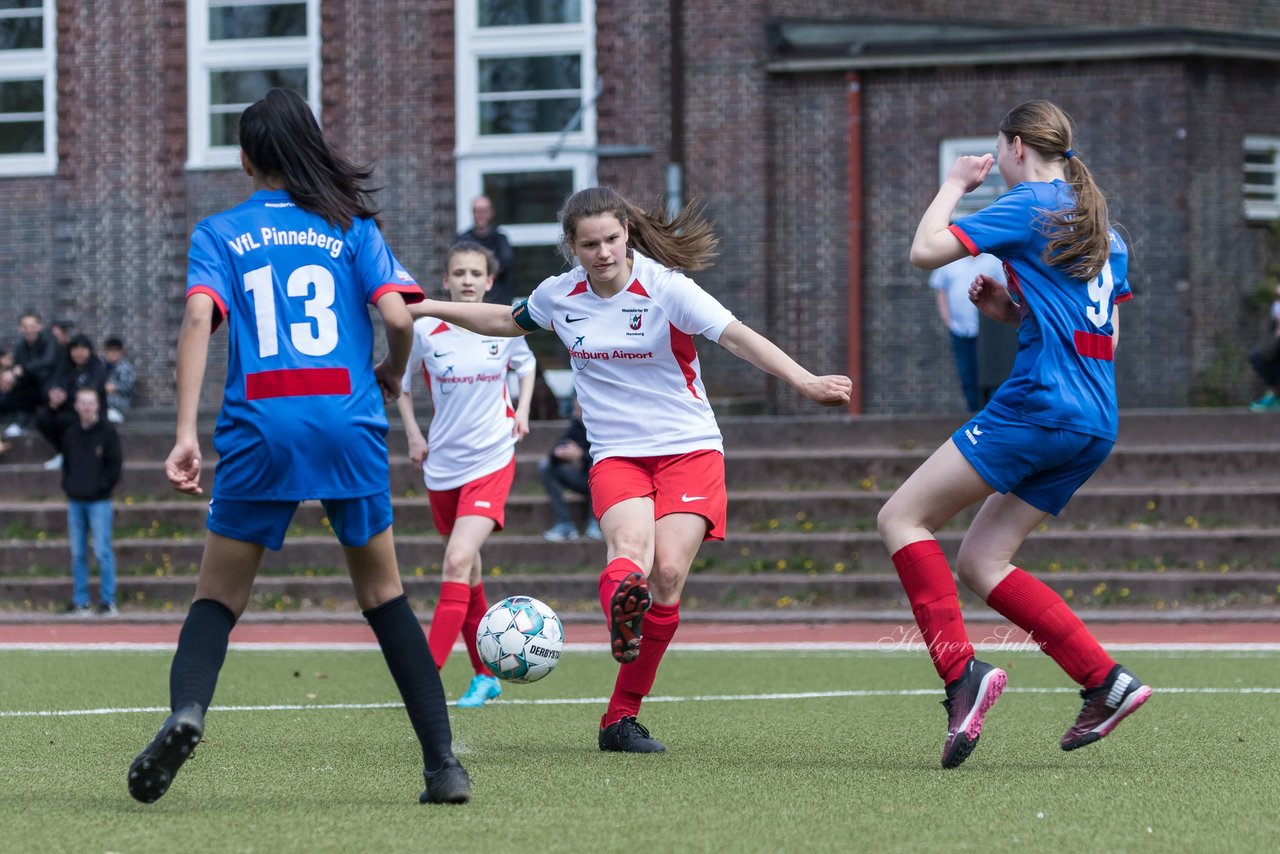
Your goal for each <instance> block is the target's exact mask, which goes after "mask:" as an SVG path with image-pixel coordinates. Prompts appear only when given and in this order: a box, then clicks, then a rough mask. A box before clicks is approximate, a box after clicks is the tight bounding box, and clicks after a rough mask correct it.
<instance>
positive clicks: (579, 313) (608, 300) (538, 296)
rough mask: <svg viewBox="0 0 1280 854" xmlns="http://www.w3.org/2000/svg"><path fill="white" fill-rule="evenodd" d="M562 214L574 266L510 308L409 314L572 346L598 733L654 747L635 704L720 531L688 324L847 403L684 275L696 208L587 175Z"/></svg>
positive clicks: (832, 402) (837, 379) (716, 442)
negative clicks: (598, 654)
mask: <svg viewBox="0 0 1280 854" xmlns="http://www.w3.org/2000/svg"><path fill="white" fill-rule="evenodd" d="M560 225H561V227H562V229H563V231H564V237H563V244H562V247H561V248H562V249H563V250H564V251H565V253H566V255H569V256H572V257H575V258H576V259H577V261H578V266H576V267H575V268H574V269H573V270H571V271H569V272H568V273H565V274H563V275H559V276H552V277H551V278H549V279H546V280H545V281H543V282H542V284H540V285H539V286H538V287H537V288H536V289H535V290H534V292H533V294H532V295H531V296H530V297H529V299H528V300H527V301H524V302H520V303H517V305H516V307H515V308H514V309H512V310H509V309H506V308H504V307H503V306H497V305H468V304H465V303H452V302H450V303H436V302H435V301H432V300H428V301H427V302H424V303H421V304H419V305H416V306H413V307H412V308H411V311H412V312H413V313H414V314H417V315H429V316H431V317H436V318H439V319H441V320H444V321H446V322H449V323H457V324H459V325H461V326H465V327H466V328H468V329H471V330H472V331H475V332H479V333H481V334H484V335H509V336H518V335H524V334H526V333H529V332H532V331H534V330H535V329H538V328H543V329H550V330H552V331H553V332H554V333H555V334H556V335H557V336H558V337H559V338H560V340H561V341H562V342H563V343H564V345H565V347H566V348H567V349H568V350H569V361H570V363H571V364H572V365H573V376H574V388H575V389H576V390H577V393H578V402H579V404H580V405H581V406H582V420H583V423H584V424H585V425H586V428H587V438H588V439H589V440H590V442H591V455H592V459H593V460H594V462H593V464H592V467H591V474H590V489H591V505H592V510H593V512H595V513H596V515H597V516H598V517H599V520H600V528H601V530H602V531H603V533H604V538H605V542H606V545H607V547H608V564H607V566H606V567H605V569H604V572H603V573H601V575H600V587H599V592H600V604H601V606H602V607H603V608H604V612H605V615H606V619H607V620H608V622H609V629H610V635H611V646H612V651H613V656H614V658H616V659H617V660H618V661H619V662H620V663H621V664H622V665H623V666H622V668H621V670H620V672H619V674H618V677H617V680H616V682H615V684H614V690H613V696H612V697H611V698H610V700H609V705H608V707H607V709H606V711H605V714H604V716H603V717H602V718H601V721H600V728H599V733H598V738H597V741H598V743H599V746H600V749H601V750H607V751H615V752H625V753H658V752H661V751H663V750H664V749H665V747H664V745H663V744H662V743H661V742H659V741H658V740H657V739H654V738H652V737H651V736H650V735H649V732H648V730H647V729H645V728H644V727H643V726H641V725H640V724H639V723H638V722H637V721H636V715H637V713H638V712H639V710H640V703H641V701H642V700H643V699H644V697H645V696H647V695H648V693H649V691H650V690H651V689H652V687H653V682H654V678H655V676H656V675H657V671H658V664H659V663H660V662H661V661H662V657H663V654H664V653H665V651H666V649H667V645H668V644H669V643H670V642H671V639H672V637H673V636H674V634H675V632H676V628H677V627H678V626H679V624H680V594H681V591H682V590H683V589H684V583H685V579H686V578H687V577H688V575H689V568H690V566H691V565H692V563H693V559H694V557H695V556H696V555H697V553H698V548H699V547H700V546H701V545H702V543H703V541H704V540H709V539H714V540H721V539H724V529H725V516H726V508H727V496H726V493H725V483H724V443H723V440H722V439H721V436H720V429H719V427H718V426H717V425H716V420H715V415H714V414H713V413H712V411H711V406H710V404H709V403H708V402H707V392H706V389H705V388H704V387H703V384H702V376H701V371H702V365H701V363H700V362H699V360H698V353H697V350H696V349H695V348H694V343H693V336H694V335H702V336H704V337H706V338H709V339H710V340H712V341H716V342H718V343H719V344H720V345H721V346H723V347H724V348H725V349H727V350H728V351H729V352H731V353H733V354H734V355H735V356H738V357H739V358H742V359H745V360H747V361H748V362H750V363H751V364H753V365H755V366H756V367H758V368H760V369H761V370H764V371H767V372H768V373H771V374H773V375H774V376H776V377H780V378H781V379H783V380H785V381H786V382H787V383H788V384H789V385H791V386H792V387H793V388H795V389H796V390H797V391H799V392H800V393H801V394H803V395H804V396H805V397H807V398H808V399H809V400H812V401H814V402H815V403H819V404H822V405H824V406H843V405H846V404H848V402H849V391H850V388H851V385H852V384H851V383H850V381H849V378H848V377H843V376H836V375H829V376H815V375H813V374H812V373H810V372H809V371H807V370H805V369H804V368H803V367H801V366H800V365H798V364H796V362H795V361H794V360H793V359H792V358H791V357H790V356H788V355H787V354H786V353H784V352H782V350H780V349H779V348H778V347H777V346H775V345H774V344H773V343H772V342H770V341H769V340H768V339H766V338H765V337H763V336H762V335H760V334H758V333H756V332H754V331H753V330H751V329H750V328H749V327H747V326H746V325H744V324H743V323H740V322H739V321H738V320H737V319H736V318H735V317H734V316H733V314H732V313H731V312H730V311H729V310H728V309H726V308H725V307H724V306H722V305H721V304H720V303H719V302H718V301H717V300H716V299H715V298H714V297H712V296H711V295H710V294H708V293H707V292H706V291H704V290H703V289H702V288H700V287H699V286H698V284H697V283H696V282H694V281H693V280H692V279H690V278H689V277H688V276H686V275H685V274H684V272H682V271H683V270H699V269H702V268H703V267H705V266H706V265H707V264H708V263H709V261H710V260H711V258H712V257H714V254H715V251H714V250H715V246H716V238H715V235H714V233H713V231H712V228H711V224H710V223H709V222H708V221H707V220H706V219H705V218H703V217H702V216H701V214H700V213H699V211H697V210H696V209H694V208H686V209H685V210H684V211H682V212H681V213H680V214H679V215H678V216H676V217H675V218H674V219H671V218H669V217H668V216H667V215H666V213H665V211H661V210H659V211H654V212H646V211H644V210H643V209H641V208H638V207H636V206H635V205H633V204H631V203H630V202H628V201H627V200H625V199H623V198H622V197H621V196H619V195H618V194H617V193H615V192H613V191H612V190H610V189H608V188H606V187H591V188H588V189H585V190H580V191H579V192H577V193H574V194H573V195H572V196H570V197H569V198H568V200H567V201H566V202H565V206H564V208H563V210H561V212H560ZM651 589H652V593H650V590H651ZM641 635H643V637H644V643H643V645H642V644H641V642H640V640H641Z"/></svg>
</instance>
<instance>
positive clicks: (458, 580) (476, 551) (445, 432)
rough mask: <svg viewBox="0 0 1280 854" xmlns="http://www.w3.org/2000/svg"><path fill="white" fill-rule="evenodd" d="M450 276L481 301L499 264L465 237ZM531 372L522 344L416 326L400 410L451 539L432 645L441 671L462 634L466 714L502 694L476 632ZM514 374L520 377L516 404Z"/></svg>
mask: <svg viewBox="0 0 1280 854" xmlns="http://www.w3.org/2000/svg"><path fill="white" fill-rule="evenodd" d="M445 270H446V272H445V277H444V287H445V290H447V291H448V292H449V296H450V298H451V299H452V300H453V302H455V303H480V302H483V300H484V295H485V294H486V293H488V291H489V289H490V288H492V287H493V279H494V276H496V275H497V272H498V260H497V258H495V257H494V255H493V253H492V252H490V251H489V250H488V249H485V248H484V247H483V246H481V245H480V244H479V243H476V242H475V241H470V240H462V241H459V242H457V243H455V244H453V245H452V246H450V247H449V251H448V254H447V256H446V266H445ZM533 369H534V359H533V353H532V352H530V350H529V345H528V344H526V343H525V342H524V339H523V338H509V337H505V336H484V335H476V334H475V333H473V332H469V331H467V330H466V329H463V328H461V327H459V326H451V325H450V324H448V323H446V322H445V321H443V320H441V319H439V318H438V317H434V316H429V317H423V318H419V319H418V320H416V321H415V322H414V324H413V351H412V353H411V354H410V356H409V363H408V367H407V369H406V371H405V375H404V381H403V383H402V388H403V389H404V393H403V394H402V395H401V396H400V399H399V400H398V401H397V406H398V407H399V409H400V418H401V420H402V421H403V422H404V429H405V435H406V436H407V437H408V439H409V458H410V459H412V460H413V463H414V465H416V466H418V467H419V468H422V470H423V480H424V481H425V483H426V486H427V490H428V495H429V496H430V501H431V515H432V518H433V519H434V521H435V525H436V530H437V531H439V532H440V534H441V535H442V536H444V537H445V538H446V541H445V550H444V566H443V574H444V579H443V581H442V583H441V585H440V598H439V600H438V601H437V602H436V610H435V613H434V614H433V615H432V617H431V629H430V632H429V633H428V636H427V642H428V644H429V645H430V647H431V656H432V658H434V659H435V662H436V667H437V668H441V669H443V668H444V664H445V661H446V660H447V659H448V657H449V651H450V650H451V649H452V648H453V644H454V642H455V641H457V639H458V634H459V632H461V633H462V638H463V640H464V641H465V643H466V646H467V654H468V655H469V656H470V658H471V666H472V667H473V668H474V669H475V676H474V677H473V678H472V680H471V685H470V686H469V687H468V688H467V692H466V694H464V695H463V696H462V697H461V698H460V699H459V700H458V703H457V704H458V706H460V707H462V708H475V707H479V706H483V705H484V704H485V702H486V701H487V700H491V699H493V698H494V697H497V696H499V695H500V694H501V693H502V688H501V686H500V685H499V684H498V680H497V679H496V678H494V677H493V675H492V674H490V673H489V670H488V668H486V667H485V666H484V662H482V661H481V660H480V652H479V650H477V649H476V629H477V628H479V626H480V618H481V617H483V616H484V613H485V611H486V610H487V609H488V603H487V602H486V600H485V595H484V584H483V582H482V581H481V569H482V565H481V560H480V549H481V547H482V546H483V545H484V542H485V540H487V539H488V538H489V534H490V533H492V532H493V531H494V530H501V529H502V525H503V522H504V518H505V513H506V507H507V495H508V493H509V492H510V491H511V482H512V480H513V478H514V477H515V471H516V458H515V444H516V442H518V441H520V440H521V439H523V438H524V437H525V436H526V435H527V434H528V433H529V403H530V401H531V400H532V398H533ZM508 371H514V372H515V374H516V376H518V377H519V378H520V402H519V404H518V405H517V406H515V407H514V408H513V407H512V406H511V398H510V397H509V396H508V395H507V372H508ZM417 373H420V374H421V376H422V378H423V379H424V380H426V384H427V388H428V389H429V390H430V392H431V402H432V405H433V407H434V410H435V411H434V413H433V414H432V416H431V427H430V429H429V431H428V434H429V436H428V438H425V439H424V438H423V436H422V431H421V430H420V429H418V422H417V419H416V418H415V417H414V412H413V398H412V397H411V396H410V394H409V389H410V380H411V379H412V377H413V375H414V374H417ZM424 462H425V466H424Z"/></svg>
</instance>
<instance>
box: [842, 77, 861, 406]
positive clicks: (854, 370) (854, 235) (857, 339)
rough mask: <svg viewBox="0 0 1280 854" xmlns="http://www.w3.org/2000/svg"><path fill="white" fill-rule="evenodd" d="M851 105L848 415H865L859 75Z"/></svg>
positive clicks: (850, 91)
mask: <svg viewBox="0 0 1280 854" xmlns="http://www.w3.org/2000/svg"><path fill="white" fill-rule="evenodd" d="M845 84H846V86H847V96H846V103H847V104H848V128H847V137H848V138H847V143H846V144H847V146H848V151H847V159H848V163H847V166H846V168H847V170H848V174H847V175H846V184H847V187H848V189H847V191H846V192H847V193H848V199H847V203H848V209H847V218H848V219H847V229H848V242H849V252H848V264H849V269H848V282H847V285H848V297H849V309H848V318H847V321H846V328H847V329H848V345H849V356H848V365H847V367H848V372H849V379H851V380H853V390H852V391H851V393H850V394H849V414H850V415H861V414H862V81H861V78H860V77H859V76H858V73H857V72H856V71H851V72H849V73H848V74H847V75H845Z"/></svg>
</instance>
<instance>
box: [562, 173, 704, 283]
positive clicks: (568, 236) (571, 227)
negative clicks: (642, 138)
mask: <svg viewBox="0 0 1280 854" xmlns="http://www.w3.org/2000/svg"><path fill="white" fill-rule="evenodd" d="M601 214H613V215H614V216H615V217H617V219H618V222H620V223H622V224H623V225H625V226H626V227H627V230H628V233H629V239H628V241H627V243H628V244H629V245H631V246H633V247H635V248H636V249H639V250H640V253H641V254H642V255H647V256H648V257H650V258H653V259H654V260H655V261H657V262H658V263H660V264H662V265H663V266H664V267H671V268H673V269H678V270H701V269H703V268H705V267H706V266H707V265H708V264H710V263H711V259H712V258H715V257H716V247H717V246H718V245H719V243H720V240H719V238H717V237H716V235H715V231H714V230H713V229H712V227H711V223H710V222H709V221H708V220H707V218H706V215H705V213H704V211H703V208H702V206H701V205H699V204H690V205H686V206H685V208H684V209H683V210H682V211H680V213H678V214H676V216H675V217H670V216H669V215H668V214H667V211H666V208H664V207H663V206H662V205H660V204H659V205H655V206H654V207H653V208H651V209H650V210H647V211H646V210H644V209H643V208H641V207H639V206H637V205H634V204H632V203H631V202H629V201H627V200H626V199H624V198H623V197H622V196H620V195H618V194H617V193H616V192H614V191H613V190H611V189H609V188H608V187H588V188H587V189H585V190H579V191H578V192H576V193H574V194H573V195H572V196H570V197H569V198H568V199H566V200H565V203H564V207H563V208H561V209H560V228H561V229H562V230H563V232H564V235H563V237H561V239H560V251H561V252H562V253H563V254H564V256H565V258H566V259H567V260H569V261H572V260H573V241H574V236H575V233H576V231H577V228H578V222H579V221H580V220H582V219H585V218H587V217H591V216H600V215H601Z"/></svg>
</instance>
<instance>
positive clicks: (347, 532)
mask: <svg viewBox="0 0 1280 854" xmlns="http://www.w3.org/2000/svg"><path fill="white" fill-rule="evenodd" d="M240 147H241V154H240V158H241V164H242V165H243V167H244V171H245V173H246V174H247V175H248V176H249V177H250V178H251V179H252V180H253V186H254V193H253V195H252V196H250V197H249V199H248V200H247V201H245V202H244V203H242V204H240V205H237V206H236V207H234V208H231V209H230V210H227V211H224V212H222V213H220V214H215V215H214V216H211V217H209V218H208V219H205V220H203V221H202V222H200V223H199V224H198V225H197V226H196V229H195V232H194V233H193V234H192V237H191V253H190V265H189V272H188V281H187V303H186V313H185V316H184V317H183V321H182V330H181V332H180V334H179V338H178V430H177V441H176V443H175V444H174V448H173V451H172V452H171V453H170V454H169V458H168V460H166V461H165V473H166V475H167V476H168V478H169V480H170V482H171V483H172V484H173V486H174V488H175V489H177V490H178V491H179V492H185V493H188V494H200V493H201V492H202V490H201V487H200V469H201V466H200V446H199V443H198V441H197V434H196V413H197V407H198V404H199V398H200V386H201V384H202V382H203V380H204V371H205V363H206V360H207V357H208V350H209V337H210V334H211V332H212V330H213V329H214V328H216V327H217V326H218V325H219V323H220V322H222V321H226V325H227V330H228V333H227V334H228V339H229V340H228V351H229V352H228V364H227V380H226V388H225V391H224V395H223V403H222V409H221V411H220V412H219V413H218V421H217V425H216V427H215V428H214V435H213V444H214V448H215V449H216V450H217V451H218V455H219V458H220V459H219V462H218V470H217V480H216V483H215V484H214V488H213V499H212V501H210V503H209V513H208V518H207V522H206V525H207V527H208V535H207V538H206V540H205V548H204V556H203V558H202V560H201V563H200V572H199V575H198V577H197V579H196V591H195V598H194V601H193V602H192V603H191V609H190V611H188V613H187V618H186V621H185V622H184V623H183V626H182V632H181V634H180V635H179V637H178V648H177V651H176V652H175V654H174V657H173V664H172V668H171V670H170V676H169V693H170V707H171V708H172V710H173V714H172V715H170V716H169V718H168V719H167V720H166V721H165V722H164V725H163V726H162V727H161V729H160V732H159V733H158V734H157V735H156V737H155V739H153V740H152V742H151V743H150V744H148V745H147V746H146V748H144V749H143V751H142V753H140V754H139V755H138V757H137V758H136V759H135V760H134V761H133V764H132V765H131V766H130V769H129V775H128V785H129V791H130V793H131V794H132V795H133V796H134V797H135V798H136V799H138V800H140V801H143V802H144V803H151V802H153V801H155V800H156V799H158V798H159V797H160V796H161V795H163V794H164V793H165V792H166V791H167V790H168V788H169V785H170V784H171V782H172V780H173V776H174V774H176V773H177V771H178V769H179V768H180V767H181V766H182V764H183V762H184V761H186V759H187V758H188V757H189V756H190V754H191V751H192V750H193V749H194V748H195V746H196V744H198V743H199V741H200V738H201V735H202V734H203V732H204V716H205V714H206V712H207V711H208V709H209V703H210V702H211V701H212V699H213V692H214V687H215V684H216V682H217V678H218V671H219V669H220V668H221V667H222V663H223V659H224V658H225V656H226V652H227V639H228V636H229V635H230V633H231V629H232V627H233V626H234V625H235V622H236V620H237V619H238V618H239V616H240V614H241V613H243V611H244V609H245V606H246V605H247V604H248V600H249V592H250V589H251V587H252V585H253V579H254V576H255V575H256V574H257V571H258V565H259V563H260V562H261V560H262V553H263V549H264V548H270V549H279V548H280V546H281V544H282V542H283V539H284V533H285V530H286V529H287V528H288V526H289V523H290V520H291V519H292V518H293V513H294V510H295V509H296V508H297V505H298V502H299V501H302V500H306V499H319V500H320V501H321V502H322V503H323V504H324V507H325V511H326V513H327V514H328V517H329V520H330V521H331V523H332V525H333V529H334V531H335V533H336V534H337V536H338V540H339V541H340V542H341V543H342V545H343V547H344V551H345V553H346V560H347V566H348V568H349V570H350V573H351V580H352V583H353V585H354V587H355V595H356V601H357V602H358V603H359V605H360V607H361V609H362V610H363V611H364V615H365V618H366V619H368V621H369V624H370V626H371V627H372V628H373V631H374V634H375V636H376V637H377V639H378V643H379V645H380V646H381V648H382V652H383V655H384V657H385V658H386V661H387V665H388V667H389V668H390V670H391V673H392V676H393V677H394V678H395V682H396V685H397V687H398V688H399V689H400V693H401V696H402V697H403V698H404V702H405V707H406V710H407V711H408V713H409V719H410V721H411V723H412V725H413V728H414V731H415V732H416V734H417V736H418V739H419V741H420V742H421V745H422V754H423V762H424V776H425V780H426V789H425V790H424V791H423V792H422V794H421V795H420V797H419V800H420V801H421V802H423V803H428V802H430V803H464V802H466V801H467V800H468V799H469V798H470V792H471V787H470V781H469V779H468V777H467V772H466V771H465V770H464V769H463V768H462V766H461V765H460V764H459V763H458V761H457V760H456V759H455V758H454V756H453V750H452V736H451V733H450V729H449V718H448V711H447V708H446V705H445V698H444V691H443V689H442V687H441V685H440V677H439V674H438V673H437V672H436V668H435V666H434V665H433V664H432V662H431V653H430V650H429V649H428V648H427V643H426V638H425V637H424V636H423V633H422V626H421V624H420V623H419V622H418V620H417V618H416V617H415V616H414V614H413V611H412V610H411V609H410V607H409V604H408V601H407V599H406V598H405V595H404V590H403V588H402V587H401V584H400V573H399V569H398V567H397V566H396V556H395V544H394V542H393V540H392V533H391V500H390V480H389V476H388V460H387V446H386V433H387V419H386V414H385V412H384V411H383V402H384V400H386V401H387V402H390V401H392V400H394V399H395V398H397V397H398V396H399V394H400V378H401V375H402V374H403V372H404V368H405V363H406V362H407V360H408V357H409V350H410V346H411V344H412V330H413V320H412V318H411V317H410V315H409V312H408V309H407V307H406V300H408V301H417V300H421V299H422V291H421V289H420V288H419V287H418V285H417V283H416V282H415V281H414V280H413V278H412V277H411V276H410V275H409V274H408V273H406V272H405V270H404V268H403V267H401V266H400V264H399V262H397V261H396V259H395V257H394V256H393V255H392V254H391V251H390V249H388V248H387V245H386V243H384V242H383V239H382V234H381V232H380V231H379V230H378V224H377V221H376V219H375V216H376V211H375V210H374V209H373V207H372V200H371V199H370V198H369V191H368V190H366V189H365V187H364V182H365V181H367V180H368V178H369V177H370V175H371V172H372V170H370V169H367V168H362V167H358V166H356V165H355V164H353V163H351V162H350V161H348V160H346V159H344V158H343V157H341V156H339V155H338V154H337V153H335V152H334V151H333V150H332V149H331V148H330V147H329V145H328V143H327V142H326V140H325V138H324V135H323V134H322V133H321V131H320V127H319V125H318V124H317V123H316V119H315V116H314V115H312V113H311V108H310V107H309V106H308V105H307V103H306V101H305V100H303V98H302V96H301V95H299V94H298V93H296V92H293V91H290V90H285V89H272V90H271V91H270V92H268V93H267V94H266V96H265V97H264V98H263V99H262V100H261V101H258V102H257V103H255V104H253V105H252V106H250V107H249V108H248V109H246V110H245V111H244V113H243V115H242V116H241V117H240ZM369 304H372V305H374V306H376V307H377V310H378V313H379V314H380V315H381V316H382V320H383V324H384V326H385V327H386V335H387V345H388V350H389V353H388V355H387V357H386V358H385V359H383V360H382V362H381V363H379V364H378V365H377V366H376V367H375V366H374V365H373V362H372V358H371V356H370V354H371V353H372V349H373V326H372V324H371V323H370V322H369V313H368V309H367V305H369Z"/></svg>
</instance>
